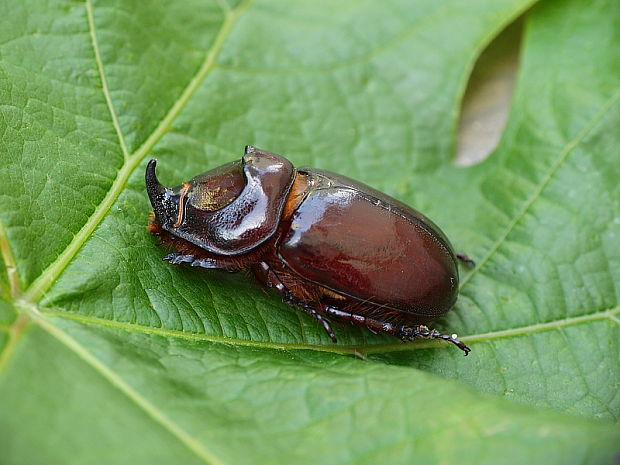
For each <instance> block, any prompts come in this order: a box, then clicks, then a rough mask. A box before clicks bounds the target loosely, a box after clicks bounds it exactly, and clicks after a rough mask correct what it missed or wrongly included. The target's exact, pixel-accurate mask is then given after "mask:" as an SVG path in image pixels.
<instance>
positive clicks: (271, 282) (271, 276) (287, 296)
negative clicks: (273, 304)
mask: <svg viewBox="0 0 620 465" xmlns="http://www.w3.org/2000/svg"><path fill="white" fill-rule="evenodd" d="M260 269H261V271H262V272H263V273H264V276H265V278H266V282H267V286H269V287H272V288H274V289H275V290H277V291H278V292H279V293H280V295H281V296H282V300H284V302H286V303H287V304H289V305H293V306H295V307H298V308H301V309H302V310H303V311H304V312H306V313H308V314H309V315H312V316H313V317H314V318H316V319H317V321H318V322H319V323H321V325H322V326H323V329H324V330H325V332H326V333H327V335H328V336H329V337H330V339H331V340H332V341H333V342H334V343H335V342H338V341H337V339H336V335H335V334H334V331H333V330H332V327H331V325H330V324H329V321H327V320H326V319H325V318H324V317H323V315H321V314H320V313H319V312H318V311H317V310H316V308H314V307H313V306H312V305H310V304H309V303H307V302H305V301H303V300H302V299H300V298H299V297H295V296H294V295H292V294H291V291H289V290H288V289H287V287H286V286H285V285H284V283H283V282H282V280H281V279H280V277H279V276H278V275H277V274H276V272H275V271H273V269H272V268H271V267H270V266H269V265H268V264H267V263H265V262H260Z"/></svg>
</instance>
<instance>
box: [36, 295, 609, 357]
mask: <svg viewBox="0 0 620 465" xmlns="http://www.w3.org/2000/svg"><path fill="white" fill-rule="evenodd" d="M37 312H38V313H39V314H40V315H48V316H51V317H59V318H64V319H67V320H73V321H77V322H79V323H84V324H90V325H96V326H103V327H107V328H114V329H120V330H123V331H129V332H137V333H143V334H153V335H157V336H162V337H168V338H175V339H184V340H190V341H194V342H197V341H198V342H213V343H220V344H234V345H238V346H248V347H258V348H263V349H278V350H314V351H317V352H330V353H335V354H345V355H368V354H374V353H385V352H395V351H413V350H420V349H428V348H439V347H442V346H444V347H446V348H448V349H451V347H448V346H447V345H445V343H443V342H442V341H429V340H424V341H422V340H420V341H415V342H413V343H409V344H403V343H402V342H395V343H388V344H376V345H346V344H334V345H329V344H310V343H284V342H272V341H252V340H248V339H239V338H232V337H227V336H214V335H210V334H204V333H191V332H186V331H180V330H174V329H165V328H155V327H152V326H145V325H140V324H135V323H125V322H119V321H116V320H107V319H105V318H98V317H94V316H87V315H82V314H79V313H70V312H66V311H62V310H53V309H47V308H39V309H37ZM618 314H620V306H618V307H613V308H610V309H606V310H601V311H597V312H593V313H588V314H584V315H578V316H573V317H569V318H562V319H559V320H553V321H549V322H546V323H536V324H532V325H527V326H519V327H515V328H509V329H503V330H498V331H490V332H486V333H478V334H471V335H469V336H465V337H462V338H460V339H461V340H462V341H463V342H484V341H492V340H496V339H504V338H511V337H518V336H524V335H527V334H532V333H538V332H544V331H553V330H559V329H562V328H564V327H567V326H573V325H577V324H583V323H588V322H592V321H598V320H605V319H609V320H611V321H613V322H615V323H618V324H620V319H618V317H617V315H618Z"/></svg>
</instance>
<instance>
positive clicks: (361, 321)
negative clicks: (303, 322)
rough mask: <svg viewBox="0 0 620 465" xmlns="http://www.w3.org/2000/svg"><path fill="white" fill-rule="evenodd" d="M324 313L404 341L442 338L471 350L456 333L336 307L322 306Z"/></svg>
mask: <svg viewBox="0 0 620 465" xmlns="http://www.w3.org/2000/svg"><path fill="white" fill-rule="evenodd" d="M323 310H324V311H325V313H326V314H327V315H329V316H333V317H335V318H338V319H340V320H345V321H350V322H352V323H356V324H358V325H361V326H365V327H366V328H368V329H370V330H371V331H373V332H374V331H377V332H382V333H387V334H391V335H392V336H396V337H397V338H399V339H401V340H402V341H404V342H408V341H411V340H413V339H416V338H425V339H443V340H444V341H448V342H450V343H452V344H454V345H455V346H457V347H458V348H459V349H461V350H462V351H463V352H465V355H467V354H468V353H469V352H471V349H470V348H469V347H467V346H466V345H465V344H463V343H462V342H461V341H459V340H458V339H457V338H456V334H452V335H450V334H441V333H440V332H438V331H436V330H434V329H428V328H427V327H426V326H422V325H419V326H405V325H394V324H392V323H388V322H383V321H379V320H375V319H373V318H367V317H365V316H363V315H358V314H355V313H350V312H345V311H343V310H340V309H338V308H334V307H329V306H325V307H323Z"/></svg>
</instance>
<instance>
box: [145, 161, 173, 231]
mask: <svg viewBox="0 0 620 465" xmlns="http://www.w3.org/2000/svg"><path fill="white" fill-rule="evenodd" d="M155 166H157V160H151V161H149V164H148V165H147V166H146V174H145V180H146V190H147V192H148V194H149V200H150V201H151V205H152V206H153V211H154V212H155V216H156V217H157V220H158V221H159V222H160V223H162V224H163V225H165V224H167V223H168V222H169V220H170V218H171V217H172V216H174V215H175V214H176V213H175V212H176V211H177V209H178V202H176V201H175V200H176V199H175V197H178V196H175V195H174V192H173V190H172V189H169V188H168V187H166V186H163V185H162V184H160V182H159V180H158V179H157V175H156V174H155Z"/></svg>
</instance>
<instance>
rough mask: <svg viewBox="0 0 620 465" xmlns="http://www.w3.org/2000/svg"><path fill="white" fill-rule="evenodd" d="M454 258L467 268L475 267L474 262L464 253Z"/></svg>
mask: <svg viewBox="0 0 620 465" xmlns="http://www.w3.org/2000/svg"><path fill="white" fill-rule="evenodd" d="M456 258H458V259H459V260H460V261H462V262H463V263H465V264H466V265H468V266H476V262H475V261H473V260H472V259H471V258H469V257H468V256H467V255H465V254H464V253H457V254H456Z"/></svg>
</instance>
